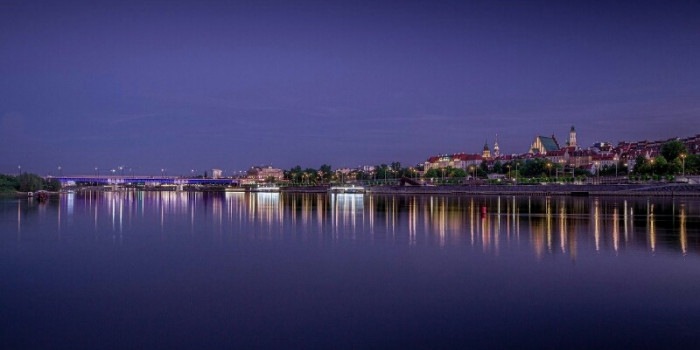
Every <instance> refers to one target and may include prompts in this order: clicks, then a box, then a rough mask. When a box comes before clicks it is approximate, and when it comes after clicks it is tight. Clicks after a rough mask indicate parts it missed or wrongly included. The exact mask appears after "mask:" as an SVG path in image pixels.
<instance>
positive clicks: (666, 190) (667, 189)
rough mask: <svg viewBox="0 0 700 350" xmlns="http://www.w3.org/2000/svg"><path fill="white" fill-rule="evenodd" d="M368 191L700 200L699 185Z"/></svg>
mask: <svg viewBox="0 0 700 350" xmlns="http://www.w3.org/2000/svg"><path fill="white" fill-rule="evenodd" d="M367 192H368V193H382V194H472V195H473V194H478V195H529V196H642V197H652V196H663V197H676V196H679V197H680V196H683V197H700V185H689V184H669V183H662V184H624V185H558V184H548V185H457V186H434V187H427V186H426V187H417V186H416V187H411V186H403V187H402V186H375V187H368V188H367Z"/></svg>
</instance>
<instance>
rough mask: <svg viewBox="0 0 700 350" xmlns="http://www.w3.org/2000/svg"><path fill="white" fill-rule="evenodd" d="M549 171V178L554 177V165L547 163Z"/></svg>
mask: <svg viewBox="0 0 700 350" xmlns="http://www.w3.org/2000/svg"><path fill="white" fill-rule="evenodd" d="M547 169H548V170H549V177H550V178H551V177H552V163H547Z"/></svg>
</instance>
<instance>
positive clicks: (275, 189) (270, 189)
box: [250, 186, 280, 192]
mask: <svg viewBox="0 0 700 350" xmlns="http://www.w3.org/2000/svg"><path fill="white" fill-rule="evenodd" d="M250 190H251V191H253V192H279V191H280V188H279V186H260V187H253V188H251V189H250Z"/></svg>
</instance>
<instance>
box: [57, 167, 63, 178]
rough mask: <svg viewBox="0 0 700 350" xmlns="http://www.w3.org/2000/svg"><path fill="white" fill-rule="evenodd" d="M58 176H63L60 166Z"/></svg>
mask: <svg viewBox="0 0 700 350" xmlns="http://www.w3.org/2000/svg"><path fill="white" fill-rule="evenodd" d="M58 176H63V172H62V171H61V166H60V165H59V166H58Z"/></svg>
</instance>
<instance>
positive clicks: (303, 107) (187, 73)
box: [0, 1, 700, 174]
mask: <svg viewBox="0 0 700 350" xmlns="http://www.w3.org/2000/svg"><path fill="white" fill-rule="evenodd" d="M699 10H700V4H698V3H694V2H674V3H666V2H653V1H650V2H629V3H627V2H618V3H615V4H612V5H610V4H590V3H588V2H580V3H575V4H573V5H572V4H569V3H567V4H562V3H557V2H547V1H539V2H528V3H527V4H517V3H508V2H479V1H477V2H468V3H466V4H462V3H458V4H454V3H449V2H441V3H437V4H435V3H431V2H421V1H411V2H387V1H380V2H376V3H373V4H372V5H362V6H361V5H352V4H343V3H333V2H311V1H304V2H301V3H295V4H289V3H285V2H275V1H272V2H266V3H255V4H240V3H227V2H217V1H212V2H206V3H193V2H188V1H175V2H168V3H159V2H146V3H141V2H131V1H127V2H121V3H119V4H95V3H90V2H80V1H77V2H67V3H64V2H61V3H51V2H45V3H42V2H5V3H2V4H0V33H2V34H0V73H1V74H2V76H3V78H4V79H3V80H2V81H1V82H0V96H2V97H1V99H0V147H1V149H2V151H1V152H0V159H2V161H0V173H12V172H15V171H17V167H18V166H21V167H22V169H26V170H27V171H30V172H34V173H40V174H46V173H51V172H56V171H58V170H57V167H58V166H61V167H62V168H63V169H65V171H68V172H71V173H84V172H88V171H90V170H91V169H92V168H93V167H99V168H102V169H105V170H107V169H111V168H116V167H118V166H120V165H122V166H127V167H129V168H131V169H138V170H139V171H140V172H143V173H154V172H155V173H157V172H159V171H160V169H164V168H167V170H168V172H169V173H173V174H183V173H187V172H189V171H190V170H191V169H199V170H202V169H210V168H223V169H227V170H230V169H246V168H248V167H250V166H251V165H255V164H273V165H275V166H276V167H280V168H284V169H287V168H290V167H292V166H295V165H297V164H299V165H302V166H319V165H320V164H323V163H330V164H332V165H333V167H334V168H341V167H354V166H358V165H364V164H368V165H375V164H380V163H387V162H391V161H400V162H402V163H403V164H415V163H418V162H422V161H424V160H425V158H426V157H428V156H430V155H434V154H442V153H446V152H448V153H454V152H474V153H477V152H479V151H480V150H481V148H482V147H483V143H484V140H485V139H486V140H487V141H488V143H489V146H492V145H493V141H494V138H495V136H496V134H498V143H499V146H500V149H501V152H502V153H507V154H511V153H523V152H525V151H526V148H527V146H528V145H529V144H530V143H531V142H532V139H533V138H534V137H535V136H538V135H545V136H549V135H551V134H555V135H557V137H559V138H560V139H562V140H563V139H565V136H566V133H567V132H568V130H569V127H570V126H571V125H575V126H576V129H577V131H578V135H579V139H578V143H579V145H582V146H583V147H587V146H589V145H592V144H593V143H594V142H599V141H606V142H613V143H617V142H619V141H636V140H645V139H648V140H662V139H668V138H672V137H688V136H692V135H694V134H695V133H697V130H698V127H699V126H700V123H698V122H697V119H698V118H697V117H698V115H700V102H698V101H700V99H698V97H700V90H698V85H697V82H698V81H700V69H699V68H698V67H697V66H696V65H694V62H698V61H700V48H699V47H698V46H697V45H696V43H697V42H698V41H699V40H698V39H700V16H698V15H697V14H698V13H700V11H699Z"/></svg>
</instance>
